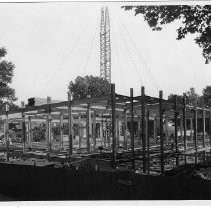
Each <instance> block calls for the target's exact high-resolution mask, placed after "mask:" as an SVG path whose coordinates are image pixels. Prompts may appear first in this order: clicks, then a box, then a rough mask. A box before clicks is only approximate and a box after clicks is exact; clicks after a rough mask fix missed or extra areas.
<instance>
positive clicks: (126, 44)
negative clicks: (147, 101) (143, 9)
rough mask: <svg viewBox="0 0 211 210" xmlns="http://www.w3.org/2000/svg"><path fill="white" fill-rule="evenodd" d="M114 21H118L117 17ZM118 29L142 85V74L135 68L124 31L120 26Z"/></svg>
mask: <svg viewBox="0 0 211 210" xmlns="http://www.w3.org/2000/svg"><path fill="white" fill-rule="evenodd" d="M116 21H117V23H118V22H119V21H118V20H117V18H116ZM119 25H120V24H119ZM120 30H121V32H122V35H123V36H122V37H123V40H124V42H125V47H126V49H127V53H128V55H129V57H130V59H131V61H132V64H133V66H134V69H135V71H136V74H137V75H138V78H139V80H140V83H141V84H142V85H144V83H143V80H142V76H141V75H140V74H139V72H138V69H137V67H136V64H135V62H134V58H133V55H132V53H131V51H130V49H129V46H128V43H127V40H126V38H125V35H124V32H123V30H122V28H121V27H120Z"/></svg>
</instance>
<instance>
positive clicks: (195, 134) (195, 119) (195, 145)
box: [194, 107, 198, 163]
mask: <svg viewBox="0 0 211 210" xmlns="http://www.w3.org/2000/svg"><path fill="white" fill-rule="evenodd" d="M194 147H195V151H196V155H197V151H198V141H197V108H196V107H195V108H194ZM195 163H197V157H196V156H195Z"/></svg>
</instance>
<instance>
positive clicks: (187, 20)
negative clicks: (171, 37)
mask: <svg viewBox="0 0 211 210" xmlns="http://www.w3.org/2000/svg"><path fill="white" fill-rule="evenodd" d="M123 8H124V9H125V10H134V11H135V15H138V14H142V15H143V17H144V20H145V21H147V22H148V24H149V26H150V27H151V28H152V30H161V29H162V25H164V24H168V23H171V22H173V21H175V20H177V19H180V20H181V24H182V26H181V27H179V28H178V29H177V32H178V36H177V39H178V40H181V39H183V38H185V36H186V35H187V34H196V35H197V36H196V38H195V42H196V43H197V44H198V45H199V46H200V47H201V48H202V55H203V57H204V58H205V63H209V62H210V61H211V5H169V6H123Z"/></svg>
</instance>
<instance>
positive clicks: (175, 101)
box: [174, 95, 179, 166]
mask: <svg viewBox="0 0 211 210" xmlns="http://www.w3.org/2000/svg"><path fill="white" fill-rule="evenodd" d="M178 115H179V113H178V110H177V95H175V96H174V120H175V134H174V138H175V149H176V166H178V165H179V157H178V130H177V129H178Z"/></svg>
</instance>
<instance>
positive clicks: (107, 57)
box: [100, 7, 111, 83]
mask: <svg viewBox="0 0 211 210" xmlns="http://www.w3.org/2000/svg"><path fill="white" fill-rule="evenodd" d="M100 77H102V78H105V79H107V80H108V82H109V83H111V43H110V20H109V12H108V7H106V8H105V10H104V8H103V7H102V8H101V22H100Z"/></svg>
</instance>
